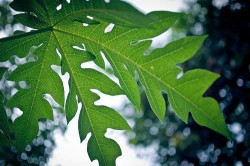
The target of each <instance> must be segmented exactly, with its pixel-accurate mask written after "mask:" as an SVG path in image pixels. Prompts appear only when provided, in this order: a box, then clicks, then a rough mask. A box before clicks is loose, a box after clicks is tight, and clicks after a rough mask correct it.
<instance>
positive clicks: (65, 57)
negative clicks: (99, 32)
mask: <svg viewBox="0 0 250 166" xmlns="http://www.w3.org/2000/svg"><path fill="white" fill-rule="evenodd" d="M53 35H54V37H55V39H56V41H57V43H58V46H59V47H60V50H62V51H63V49H62V47H61V45H60V42H59V40H58V39H57V37H56V34H55V33H54V32H53ZM62 55H63V57H64V59H65V61H66V63H67V66H68V67H69V68H70V69H71V67H70V65H69V62H68V61H69V60H68V59H67V56H65V53H64V52H62ZM69 74H70V75H71V79H73V82H74V84H75V85H76V88H77V90H78V91H79V92H80V89H79V87H78V86H77V81H76V80H75V77H73V76H74V74H75V73H74V72H73V71H72V70H70V71H69ZM79 94H80V97H81V100H82V102H83V107H84V108H85V110H88V109H89V108H87V107H86V106H85V104H84V97H83V96H82V95H81V93H79ZM86 114H87V116H88V119H89V121H90V126H91V128H92V131H93V132H94V134H93V136H94V137H95V139H96V141H97V144H98V147H99V149H100V152H101V156H102V158H103V161H104V162H105V164H106V159H105V158H104V155H103V153H102V149H101V147H100V143H99V141H98V139H97V137H96V134H95V130H94V127H93V125H92V121H91V118H90V115H89V113H88V111H86ZM106 165H107V164H106Z"/></svg>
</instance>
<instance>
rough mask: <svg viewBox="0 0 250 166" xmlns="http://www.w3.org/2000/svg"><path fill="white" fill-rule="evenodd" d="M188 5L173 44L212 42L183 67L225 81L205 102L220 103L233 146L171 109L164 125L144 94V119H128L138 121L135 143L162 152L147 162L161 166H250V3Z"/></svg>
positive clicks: (201, 0)
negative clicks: (192, 39) (198, 38)
mask: <svg viewBox="0 0 250 166" xmlns="http://www.w3.org/2000/svg"><path fill="white" fill-rule="evenodd" d="M185 2H186V4H187V6H188V7H187V9H188V10H186V11H185V12H186V13H187V14H188V15H187V17H185V18H184V19H183V20H180V21H179V22H178V23H177V24H176V25H175V27H174V28H173V30H172V31H173V36H172V38H178V37H179V36H183V34H185V35H203V34H208V35H209V36H208V38H207V40H206V41H205V43H204V44H203V46H202V47H201V49H200V50H199V51H198V52H197V54H196V56H195V57H194V58H193V59H192V60H189V61H188V62H185V63H184V64H182V65H181V66H182V67H183V68H184V71H186V70H190V69H193V68H203V69H208V70H210V71H214V72H216V73H219V74H220V75H221V77H220V78H219V79H218V80H217V81H216V82H215V83H214V84H213V86H212V87H211V88H210V89H209V90H208V91H207V93H206V94H205V95H204V96H211V97H213V98H215V99H216V100H217V101H218V102H219V103H220V106H221V108H222V111H223V113H224V115H225V118H226V122H227V124H228V126H229V129H230V131H231V132H232V136H233V141H229V140H227V139H226V138H224V137H223V136H221V135H219V134H217V133H215V132H214V131H212V130H209V129H207V128H204V127H201V126H198V125H197V124H196V123H195V122H194V121H193V119H192V117H191V116H190V119H189V123H188V124H184V123H183V122H182V121H181V120H180V119H179V118H178V117H177V116H176V115H175V114H174V112H173V111H172V110H171V108H170V106H168V108H169V109H168V110H167V113H166V118H165V120H164V122H163V124H160V122H159V120H158V119H157V118H156V116H155V115H154V114H153V112H152V110H151V108H150V106H149V104H148V102H147V100H146V97H145V94H144V95H143V97H142V101H143V109H142V110H144V112H143V115H140V114H138V116H137V117H135V116H133V115H132V116H131V115H127V117H128V118H130V119H133V120H134V121H135V123H134V127H133V132H134V134H131V133H130V134H128V137H129V142H130V143H132V144H134V145H136V146H137V147H150V146H152V145H153V146H154V147H156V149H157V154H145V153H144V157H150V156H154V157H153V159H154V161H155V163H158V164H159V165H170V166H175V165H176V166H177V165H182V166H184V165H185V166H186V165H222V166H227V165H237V166H241V165H250V147H249V144H250V120H249V113H250V112H249V110H250V72H249V71H250V57H249V56H250V1H248V0H198V1H197V0H190V1H187V0H186V1H185ZM165 98H166V99H167V95H165ZM127 107H128V108H131V107H130V106H127ZM125 109H126V108H125Z"/></svg>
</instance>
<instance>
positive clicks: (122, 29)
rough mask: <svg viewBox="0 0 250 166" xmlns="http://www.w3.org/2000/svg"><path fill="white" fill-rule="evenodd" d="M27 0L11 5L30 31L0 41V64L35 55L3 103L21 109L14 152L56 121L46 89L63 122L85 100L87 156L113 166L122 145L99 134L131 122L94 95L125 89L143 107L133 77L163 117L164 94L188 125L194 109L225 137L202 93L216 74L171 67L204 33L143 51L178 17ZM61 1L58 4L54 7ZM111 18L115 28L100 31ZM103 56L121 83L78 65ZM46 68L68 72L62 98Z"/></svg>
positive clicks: (122, 6)
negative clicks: (42, 122) (22, 84)
mask: <svg viewBox="0 0 250 166" xmlns="http://www.w3.org/2000/svg"><path fill="white" fill-rule="evenodd" d="M25 2H26V1H25ZM25 2H24V0H22V1H20V0H18V1H17V0H14V1H13V2H12V3H11V6H12V8H13V9H15V10H17V11H22V12H24V13H22V14H18V15H16V16H15V18H16V19H17V20H18V21H19V22H21V23H22V24H24V25H26V26H29V27H31V28H33V29H35V30H33V31H31V32H28V33H21V34H17V35H15V36H12V37H9V38H4V39H0V44H1V45H0V61H2V62H3V61H6V60H8V59H9V58H10V57H11V56H13V55H17V56H18V57H25V56H27V55H28V54H29V56H31V54H32V56H34V57H36V58H37V60H36V61H32V62H28V63H26V64H24V65H21V66H20V67H18V68H17V69H16V70H14V72H13V73H12V74H11V75H10V76H9V78H8V79H9V80H11V81H15V82H19V81H26V83H27V84H28V85H29V86H28V87H29V88H24V89H21V90H19V91H18V92H17V93H16V94H15V95H14V96H13V97H12V98H11V100H10V101H9V102H8V107H10V108H14V107H17V108H19V109H20V110H21V111H23V114H22V115H21V116H20V117H18V118H17V119H16V120H15V122H14V125H13V130H14V133H15V136H16V146H17V147H18V149H19V150H21V151H22V150H24V149H25V147H26V145H27V144H28V143H29V142H30V141H31V140H32V139H33V138H35V137H36V135H37V133H38V121H39V119H42V118H45V119H50V120H53V112H52V108H51V106H50V104H49V102H48V101H47V100H46V99H45V98H44V95H45V94H50V95H51V96H52V97H53V99H54V100H55V101H56V102H57V103H58V104H59V105H61V106H62V107H64V108H65V114H66V118H67V121H68V122H70V121H71V120H72V118H73V117H74V116H75V114H76V111H77V109H78V105H79V102H80V103H82V108H81V112H80V117H79V134H80V137H81V140H84V139H85V138H86V136H87V134H88V133H91V137H90V140H89V142H88V153H89V157H90V159H91V160H95V159H97V160H98V161H99V164H100V165H107V166H110V165H115V160H116V158H117V157H118V156H120V155H121V150H120V148H119V145H118V144H117V143H116V142H115V141H113V140H112V139H109V138H106V137H105V136H104V135H105V133H106V130H107V128H112V129H117V130H126V129H130V127H129V125H128V124H127V122H126V121H125V120H124V119H123V118H122V117H121V116H120V115H119V114H118V113H117V112H116V111H115V110H113V109H111V108H108V107H106V106H97V105H95V101H97V100H98V99H99V96H98V95H97V94H95V93H94V92H93V90H98V91H100V92H102V93H105V94H108V95H122V94H125V95H126V96H127V97H128V99H129V100H130V101H131V102H132V103H133V105H134V106H135V107H136V108H137V109H138V110H140V105H141V103H140V94H139V88H138V85H137V82H136V80H135V76H136V75H138V76H139V81H140V82H141V83H142V84H143V86H144V88H145V91H146V94H147V98H148V100H149V103H150V105H151V107H152V110H153V111H154V113H155V114H156V116H157V117H158V118H159V119H160V120H161V121H163V119H164V117H165V111H166V106H165V105H166V104H165V101H164V99H163V97H162V93H167V94H168V96H169V102H170V104H171V106H172V108H173V109H174V111H175V112H176V114H177V115H178V116H179V117H180V118H181V119H182V120H183V121H185V122H187V119H188V115H189V113H191V115H192V116H193V117H194V119H195V121H196V122H197V123H198V124H200V125H202V126H206V127H209V128H211V129H213V130H215V131H217V132H219V133H221V134H223V135H225V136H226V137H230V133H229V132H228V129H227V127H226V124H225V122H224V119H223V115H222V113H221V112H220V109H219V106H218V103H217V102H216V101H215V100H213V99H211V98H204V97H203V96H202V95H203V93H204V92H205V91H206V90H207V88H208V87H209V86H210V85H211V84H212V83H213V81H214V80H215V79H216V78H218V76H217V74H214V73H211V72H208V71H205V70H201V69H196V70H191V71H189V72H187V73H184V75H183V76H182V77H180V78H179V74H180V72H181V71H182V70H181V69H180V68H178V67H176V65H178V64H180V63H182V62H184V61H186V60H188V59H190V58H191V57H192V56H193V55H194V54H195V52H196V51H197V49H198V48H199V47H200V45H201V44H202V42H203V41H204V39H205V38H206V36H196V37H185V38H182V39H179V40H177V41H174V42H172V43H170V44H168V45H167V46H166V47H164V48H161V49H156V50H154V51H153V52H152V53H151V54H150V55H145V52H146V51H147V50H148V49H149V47H150V45H151V38H153V37H155V36H157V35H159V34H161V33H163V32H164V31H166V30H167V29H169V28H170V27H171V26H172V25H173V24H174V23H175V22H176V20H178V19H179V18H181V17H182V14H179V13H173V12H163V11H159V12H152V13H149V14H147V15H143V14H141V13H140V12H139V11H137V10H136V9H134V8H133V7H131V6H129V5H128V4H126V3H125V2H122V1H118V0H112V1H111V2H110V3H105V2H104V1H103V0H90V1H83V0H71V3H67V2H66V1H64V0H63V1H62V2H61V1H59V0H55V1H49V0H44V1H40V0H29V1H28V2H27V3H25ZM24 4H28V5H27V6H26V5H24ZM60 4H61V5H62V8H61V9H60V10H57V9H56V8H57V7H58V6H59V5H60ZM110 23H113V24H114V25H115V26H114V27H113V29H112V30H111V31H109V32H108V33H105V31H106V28H107V27H109V25H110ZM83 25H84V26H83ZM145 39H147V40H145ZM102 56H105V57H106V58H107V60H108V61H109V62H110V64H111V66H112V68H113V70H114V74H115V76H116V77H117V78H118V79H119V85H120V86H119V85H117V84H116V83H114V82H113V81H112V80H111V79H110V78H109V77H107V76H106V75H105V74H103V73H101V72H99V71H97V70H94V69H87V68H81V65H82V64H83V63H86V62H89V61H93V62H94V63H95V64H96V65H98V66H99V67H100V68H103V69H104V68H105V63H104V59H103V57H102ZM51 65H57V66H61V70H62V71H61V72H62V74H64V73H66V72H68V73H69V75H70V79H69V94H68V96H67V98H66V103H64V101H65V99H64V89H63V84H62V81H61V80H60V77H59V76H58V75H57V73H56V72H55V71H53V70H52V68H51Z"/></svg>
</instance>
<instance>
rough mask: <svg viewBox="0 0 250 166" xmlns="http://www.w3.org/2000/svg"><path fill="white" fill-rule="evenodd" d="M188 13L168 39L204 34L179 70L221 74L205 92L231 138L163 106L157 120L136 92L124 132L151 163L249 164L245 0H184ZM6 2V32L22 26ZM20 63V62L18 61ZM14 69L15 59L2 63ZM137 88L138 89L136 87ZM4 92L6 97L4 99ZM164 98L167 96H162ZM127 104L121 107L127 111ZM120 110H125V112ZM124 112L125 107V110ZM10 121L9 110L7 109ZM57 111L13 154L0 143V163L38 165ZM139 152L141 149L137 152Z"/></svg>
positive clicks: (2, 27) (2, 20)
mask: <svg viewBox="0 0 250 166" xmlns="http://www.w3.org/2000/svg"><path fill="white" fill-rule="evenodd" d="M185 2H186V4H187V6H188V7H187V9H188V10H186V11H185V12H186V13H187V14H188V15H187V17H185V18H184V19H183V20H180V21H179V22H178V23H177V24H176V25H175V27H174V28H173V29H172V31H173V38H178V37H180V36H183V35H184V34H185V35H202V34H208V35H209V37H208V39H207V40H206V41H205V43H204V45H203V46H202V48H201V49H200V50H199V51H198V52H197V54H196V56H195V58H193V59H192V60H189V61H188V62H186V63H184V64H182V65H181V66H182V67H183V68H184V71H186V70H190V69H192V68H204V69H208V70H211V71H214V72H217V73H219V74H221V77H220V79H218V80H217V81H216V82H215V83H214V84H213V86H212V87H211V88H210V89H209V90H208V91H207V93H206V94H205V96H211V97H214V98H215V99H216V100H217V101H218V102H219V103H220V106H221V108H222V111H223V113H224V115H225V118H226V122H227V123H228V125H229V129H230V131H231V132H232V135H233V141H229V140H227V139H226V138H224V137H223V136H221V135H219V134H217V133H215V132H213V131H211V130H209V129H206V128H204V127H201V126H198V125H197V124H196V123H195V122H194V121H193V119H192V117H190V119H189V123H188V124H184V123H183V122H182V121H181V120H180V119H179V118H178V117H177V116H176V115H175V114H174V112H173V111H172V110H171V108H170V106H169V105H168V110H167V113H166V118H165V120H164V122H163V123H162V124H161V123H160V122H159V120H158V119H157V118H156V116H155V115H154V114H153V112H152V110H151V109H150V106H149V104H148V102H147V100H146V97H145V94H144V93H143V90H142V94H143V95H142V101H143V108H142V110H144V111H143V113H139V114H137V115H136V116H135V115H134V114H127V115H126V116H127V118H128V119H129V120H130V121H132V122H134V127H133V132H134V133H131V132H130V133H127V134H126V135H127V136H128V138H129V142H130V143H131V144H133V145H135V146H136V147H150V146H154V147H156V149H157V154H151V153H148V154H146V153H140V154H139V153H138V155H142V157H145V156H146V157H148V156H150V157H151V158H152V156H153V159H154V162H155V163H156V164H157V165H170V166H175V165H182V166H186V165H222V166H226V165H238V166H240V165H250V157H249V156H250V148H249V143H250V142H249V140H250V133H249V131H250V121H249V110H250V109H249V106H250V103H249V102H250V90H249V89H250V72H249V71H250V58H249V56H250V55H249V54H250V1H248V0H189V1H187V0H186V1H185ZM8 3H9V2H8V1H0V31H1V32H3V33H4V34H5V35H10V34H12V33H13V31H14V30H15V29H19V30H25V28H24V27H22V26H21V25H19V24H17V23H16V22H15V21H14V20H13V16H12V13H11V11H10V9H9V8H8ZM18 62H19V61H18ZM19 63H20V62H19ZM5 65H10V66H13V68H15V67H16V66H17V65H19V64H18V63H17V61H16V59H13V60H11V61H9V62H7V63H6V64H5ZM14 87H15V85H13V84H11V83H8V82H4V81H3V80H2V81H1V89H2V90H3V89H4V93H5V94H7V93H8V92H11V91H12V93H14V92H13V91H15V88H14ZM141 89H142V88H141ZM8 97H10V96H7V98H8ZM164 97H165V98H166V99H167V95H164ZM131 108H132V107H131V105H127V106H125V108H124V110H126V109H131ZM125 112H126V111H125ZM128 112H129V111H128ZM7 114H8V117H9V119H10V123H12V121H13V120H14V119H15V117H16V115H15V110H7ZM62 116H63V115H62V114H60V111H57V116H56V117H57V118H56V119H57V120H56V121H55V123H52V122H51V121H42V120H41V121H40V122H39V127H40V129H41V131H40V132H39V136H38V137H37V138H36V139H34V140H33V142H32V143H31V144H30V145H29V146H28V147H27V148H26V151H25V152H24V153H22V154H18V153H17V151H16V149H15V147H11V148H7V147H4V146H2V145H0V165H44V164H45V163H46V162H47V161H48V158H49V156H50V154H51V152H52V150H53V149H54V147H55V143H54V141H53V131H54V130H55V129H56V130H59V131H62V132H63V131H64V129H65V124H64V123H63V122H61V121H60V120H59V119H63V117H62ZM138 152H141V151H138Z"/></svg>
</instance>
